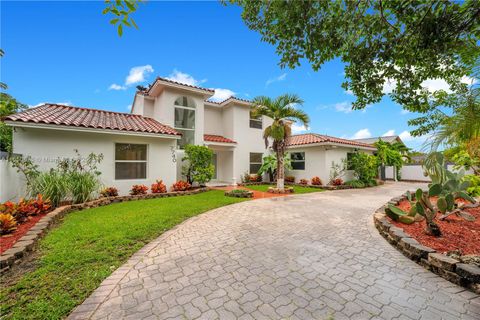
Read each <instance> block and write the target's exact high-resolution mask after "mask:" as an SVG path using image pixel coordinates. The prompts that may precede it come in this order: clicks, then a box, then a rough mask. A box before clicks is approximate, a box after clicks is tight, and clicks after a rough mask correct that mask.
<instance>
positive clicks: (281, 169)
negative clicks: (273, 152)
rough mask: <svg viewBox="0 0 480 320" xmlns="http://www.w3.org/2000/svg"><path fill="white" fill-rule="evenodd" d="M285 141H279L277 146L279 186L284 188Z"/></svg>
mask: <svg viewBox="0 0 480 320" xmlns="http://www.w3.org/2000/svg"><path fill="white" fill-rule="evenodd" d="M283 153H284V150H283V143H282V142H280V143H278V147H277V188H278V189H280V190H284V188H285V185H284V178H285V167H284V165H283Z"/></svg>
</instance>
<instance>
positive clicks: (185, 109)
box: [174, 96, 195, 149]
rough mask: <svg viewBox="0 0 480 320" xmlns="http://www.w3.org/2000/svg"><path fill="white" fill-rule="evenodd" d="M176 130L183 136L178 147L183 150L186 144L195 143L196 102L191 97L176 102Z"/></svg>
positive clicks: (181, 98)
mask: <svg viewBox="0 0 480 320" xmlns="http://www.w3.org/2000/svg"><path fill="white" fill-rule="evenodd" d="M174 105H175V121H174V128H175V130H177V131H178V132H180V133H181V134H182V138H181V139H179V140H178V142H177V143H178V146H179V147H180V148H181V149H183V148H184V146H185V145H186V144H194V143H195V102H194V101H193V99H192V98H189V97H185V96H182V97H179V98H177V100H175V103H174Z"/></svg>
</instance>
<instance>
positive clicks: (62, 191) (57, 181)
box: [31, 169, 68, 207]
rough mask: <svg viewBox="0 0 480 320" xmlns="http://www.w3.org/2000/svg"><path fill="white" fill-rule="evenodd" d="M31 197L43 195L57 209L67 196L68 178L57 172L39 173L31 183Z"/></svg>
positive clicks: (51, 170)
mask: <svg viewBox="0 0 480 320" xmlns="http://www.w3.org/2000/svg"><path fill="white" fill-rule="evenodd" d="M31 194H32V195H37V194H43V196H44V197H45V198H47V199H50V201H51V202H52V205H53V206H54V207H58V205H59V204H60V202H61V201H64V200H65V199H66V197H67V194H68V178H67V176H66V175H65V174H63V173H62V172H60V171H59V170H55V169H50V171H47V172H41V173H40V174H38V176H36V178H35V180H34V181H33V183H32V192H31Z"/></svg>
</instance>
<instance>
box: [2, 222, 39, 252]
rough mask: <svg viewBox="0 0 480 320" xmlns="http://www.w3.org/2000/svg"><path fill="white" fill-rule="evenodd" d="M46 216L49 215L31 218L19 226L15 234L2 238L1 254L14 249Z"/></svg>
mask: <svg viewBox="0 0 480 320" xmlns="http://www.w3.org/2000/svg"><path fill="white" fill-rule="evenodd" d="M46 215H47V214H46V213H45V214H41V215H37V216H30V217H29V219H28V220H27V221H25V222H24V223H21V224H19V225H17V230H15V231H14V232H13V233H10V234H6V235H3V236H1V237H0V254H2V253H3V252H4V251H7V250H8V249H10V248H11V247H13V245H14V244H15V242H17V241H18V239H20V238H21V237H23V236H24V235H25V234H26V233H27V232H28V230H30V228H32V227H33V226H34V225H35V224H36V223H37V222H38V221H39V220H40V219H42V218H43V217H44V216H46Z"/></svg>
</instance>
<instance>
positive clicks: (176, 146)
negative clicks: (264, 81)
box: [0, 78, 375, 200]
mask: <svg viewBox="0 0 480 320" xmlns="http://www.w3.org/2000/svg"><path fill="white" fill-rule="evenodd" d="M213 95H214V91H213V90H211V89H206V88H201V87H196V86H191V85H187V84H182V83H178V82H174V81H171V80H168V79H164V78H157V79H156V80H155V81H154V82H153V83H152V84H151V85H150V86H149V87H148V89H145V90H142V91H137V92H136V93H135V97H134V101H133V104H132V110H131V113H119V112H111V111H105V110H97V109H87V108H79V107H72V106H65V105H58V104H44V105H41V106H39V107H36V108H31V109H28V110H25V111H23V112H20V113H17V114H14V115H11V116H8V117H6V118H5V119H4V121H5V122H6V123H7V124H8V125H10V126H12V127H13V128H14V132H13V152H14V153H16V154H21V155H24V156H31V157H32V158H33V160H34V161H35V163H36V164H38V165H39V168H40V169H41V170H46V169H48V168H50V167H52V166H55V163H56V161H57V160H58V159H59V158H65V157H68V158H70V157H74V156H75V155H76V150H78V152H79V153H80V154H81V155H82V156H87V155H88V154H89V153H92V152H93V153H96V154H103V156H104V159H103V161H102V162H101V163H100V165H99V167H98V170H99V171H100V172H101V176H100V178H101V181H102V183H103V184H104V185H105V186H115V187H117V188H118V190H119V192H120V193H121V194H127V193H128V191H129V190H130V188H131V187H132V185H134V184H145V185H147V186H150V185H151V184H152V183H154V182H155V181H156V180H157V179H162V180H163V181H164V183H165V184H166V185H167V186H170V185H172V184H173V183H174V182H175V181H177V180H180V179H182V176H181V175H182V170H181V169H182V158H183V157H184V151H183V148H184V146H185V145H186V144H196V145H205V146H208V147H209V148H210V149H212V150H213V152H214V156H213V159H212V161H213V164H214V165H215V174H214V179H213V181H212V182H213V183H221V184H236V183H238V182H239V181H240V179H241V177H242V175H243V174H245V173H250V174H254V173H257V172H258V169H259V168H260V166H261V165H262V157H263V155H264V154H266V153H268V152H270V151H269V150H267V149H266V148H265V143H264V139H263V129H264V128H265V127H266V126H268V125H270V123H271V119H269V118H266V117H261V118H252V116H251V106H252V104H251V102H249V101H247V100H242V99H238V98H235V97H231V98H228V99H226V100H225V101H222V102H213V101H210V100H209V98H211V97H212V96H213ZM287 148H288V150H289V152H290V153H291V157H292V166H293V168H292V170H290V171H289V172H288V173H287V174H290V175H293V176H295V177H296V178H297V179H301V178H305V179H311V178H312V177H314V176H319V177H320V178H321V179H322V181H323V182H325V183H327V182H328V180H329V173H330V169H331V165H332V163H338V162H340V161H341V160H342V159H344V158H347V157H348V154H349V153H351V152H356V151H359V150H361V151H363V152H369V153H371V152H373V151H374V150H375V148H374V147H373V146H372V145H370V144H366V143H362V142H358V141H353V140H347V139H340V138H334V137H328V136H324V135H318V134H312V133H308V134H301V135H294V136H292V137H291V138H290V139H289V140H288V141H287ZM9 175H10V173H8V172H5V173H3V172H2V184H1V185H0V187H2V188H0V189H1V190H0V199H3V200H5V199H13V198H18V197H19V196H22V191H21V189H22V187H21V186H23V185H24V183H22V182H20V183H17V182H18V181H17V180H18V179H16V178H13V175H12V177H7V176H9ZM347 177H348V178H351V177H352V175H351V173H350V174H349V175H347ZM4 178H5V179H4ZM4 181H7V182H5V183H8V184H9V185H8V187H3V184H4V183H3V182H4ZM17 185H18V187H17ZM11 190H14V191H11ZM7 191H8V192H7Z"/></svg>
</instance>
